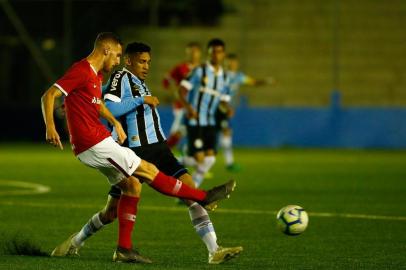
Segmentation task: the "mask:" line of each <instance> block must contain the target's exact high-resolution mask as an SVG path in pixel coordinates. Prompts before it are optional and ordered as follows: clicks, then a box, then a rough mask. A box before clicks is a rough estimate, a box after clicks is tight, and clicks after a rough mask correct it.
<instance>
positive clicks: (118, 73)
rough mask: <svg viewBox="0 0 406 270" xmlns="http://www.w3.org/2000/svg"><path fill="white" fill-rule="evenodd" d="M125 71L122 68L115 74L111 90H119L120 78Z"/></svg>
mask: <svg viewBox="0 0 406 270" xmlns="http://www.w3.org/2000/svg"><path fill="white" fill-rule="evenodd" d="M123 72H124V71H123V70H120V71H117V73H116V75H114V77H113V81H112V82H111V87H110V92H113V91H116V90H117V85H118V79H119V78H120V77H121V74H123Z"/></svg>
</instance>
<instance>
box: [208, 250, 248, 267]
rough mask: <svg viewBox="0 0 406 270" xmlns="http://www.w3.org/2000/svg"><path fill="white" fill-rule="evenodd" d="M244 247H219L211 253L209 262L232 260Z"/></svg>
mask: <svg viewBox="0 0 406 270" xmlns="http://www.w3.org/2000/svg"><path fill="white" fill-rule="evenodd" d="M242 250H243V248H242V247H229V248H228V247H220V246H219V247H218V248H217V250H216V251H215V252H213V253H209V264H220V263H223V262H225V261H228V260H231V259H233V258H235V257H237V256H238V255H239V254H240V253H241V251H242Z"/></svg>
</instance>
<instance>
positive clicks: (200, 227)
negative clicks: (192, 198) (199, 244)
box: [189, 203, 218, 253]
mask: <svg viewBox="0 0 406 270" xmlns="http://www.w3.org/2000/svg"><path fill="white" fill-rule="evenodd" d="M189 215H190V220H191V221H192V224H193V227H194V228H195V230H196V232H197V234H198V235H199V236H200V238H201V239H202V241H203V242H204V243H205V244H206V247H207V250H208V251H209V252H210V253H213V252H215V251H216V250H217V248H218V245H217V236H216V232H215V231H214V227H213V223H212V222H211V220H210V217H209V215H208V214H207V211H206V209H204V208H203V207H202V206H201V205H200V204H198V203H193V204H192V205H191V206H190V207H189Z"/></svg>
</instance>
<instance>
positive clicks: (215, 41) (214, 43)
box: [207, 38, 226, 49]
mask: <svg viewBox="0 0 406 270" xmlns="http://www.w3.org/2000/svg"><path fill="white" fill-rule="evenodd" d="M217 46H222V47H223V48H226V44H225V43H224V41H223V40H221V39H219V38H213V39H211V40H210V41H209V43H207V49H210V48H212V47H217Z"/></svg>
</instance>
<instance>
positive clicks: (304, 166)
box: [0, 144, 406, 270]
mask: <svg viewBox="0 0 406 270" xmlns="http://www.w3.org/2000/svg"><path fill="white" fill-rule="evenodd" d="M66 148H68V147H66ZM236 159H237V160H238V162H239V164H240V165H241V166H242V167H243V170H242V171H241V172H240V173H238V174H231V173H228V172H226V171H225V170H224V169H223V165H222V164H223V163H222V161H221V157H220V156H219V162H218V163H217V164H216V166H215V168H214V171H213V172H214V178H213V179H209V180H206V182H205V183H204V187H209V186H212V185H217V184H219V183H221V182H222V181H224V180H226V179H227V178H230V177H234V178H235V179H236V180H237V182H238V184H237V189H236V191H235V192H234V194H233V195H232V197H231V198H230V199H229V200H227V201H225V202H223V203H222V204H220V205H219V209H218V210H216V211H215V212H213V213H212V214H211V218H212V221H213V223H214V225H215V228H216V231H217V235H218V238H219V242H220V244H222V245H225V246H228V245H242V246H244V252H243V253H242V254H241V256H240V257H239V258H237V259H235V260H232V261H229V262H227V263H225V264H223V265H219V266H211V265H208V264H207V253H206V249H205V247H204V245H203V244H202V242H201V241H200V239H199V238H198V237H197V235H196V234H195V232H194V229H193V227H192V226H191V224H190V220H189V217H188V213H187V210H186V209H185V208H184V207H182V206H177V205H176V204H175V202H174V199H173V198H169V197H164V196H163V195H160V194H158V193H156V192H155V191H153V190H152V189H150V188H149V187H148V186H144V189H143V197H142V200H141V202H140V205H139V212H138V215H137V223H136V227H135V232H134V237H133V239H134V242H135V244H136V246H137V247H139V248H140V250H141V252H142V253H143V254H145V255H147V256H149V257H151V258H152V259H153V260H154V264H152V265H127V264H115V263H113V262H111V258H112V253H113V250H114V248H115V243H116V234H117V223H113V224H112V225H110V226H108V227H106V228H105V229H103V230H102V231H101V232H99V233H98V235H96V236H94V237H93V238H91V239H89V241H88V242H87V243H86V245H85V246H84V247H83V249H82V250H81V257H79V258H49V257H27V256H15V255H8V254H6V253H5V252H4V251H1V254H0V269H134V268H137V269H154V270H155V269H406V234H405V229H406V152H404V151H392V152H391V151H355V150H354V151H352V150H351V151H350V150H260V149H258V150H254V149H239V150H238V151H237V152H236ZM15 181H24V182H29V183H36V184H41V185H44V186H49V187H50V188H51V190H50V191H49V192H47V193H43V194H17V193H18V192H20V193H21V192H22V191H27V190H28V191H29V189H27V188H24V187H17V186H15V185H13V183H15ZM107 191H108V183H107V181H106V180H105V179H104V177H103V176H102V175H101V174H99V173H98V172H97V171H95V170H92V169H89V168H87V167H85V166H84V165H82V164H80V162H79V161H77V160H76V159H75V158H74V156H73V155H72V153H71V151H70V150H69V149H65V150H64V151H59V150H57V149H55V148H52V147H51V146H46V145H13V146H8V145H4V144H3V145H0V242H1V244H2V245H5V243H6V242H7V241H8V240H9V239H10V238H12V237H13V236H15V235H19V236H20V237H22V238H24V237H27V238H30V239H32V241H33V242H35V243H38V245H39V246H41V248H42V249H43V250H44V251H46V252H50V251H52V249H53V248H54V246H56V245H57V244H58V243H60V242H61V241H62V240H64V239H65V238H66V237H68V236H69V235H70V234H72V233H73V232H75V231H77V230H79V229H80V227H81V226H82V225H83V224H84V223H85V222H87V220H88V218H90V216H91V215H92V214H93V213H95V212H96V211H97V210H99V209H100V207H102V206H103V205H104V202H105V199H106V192H107ZM26 193H27V192H26ZM28 193H29V192H28ZM287 204H298V205H301V206H303V207H305V208H306V209H307V211H308V212H309V217H310V221H309V227H308V229H307V231H306V232H305V233H304V234H303V235H300V236H298V237H289V236H285V235H283V234H282V233H281V232H279V231H278V230H277V229H276V222H275V214H276V211H277V210H279V208H281V207H282V206H285V205H287ZM0 250H1V248H0Z"/></svg>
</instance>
